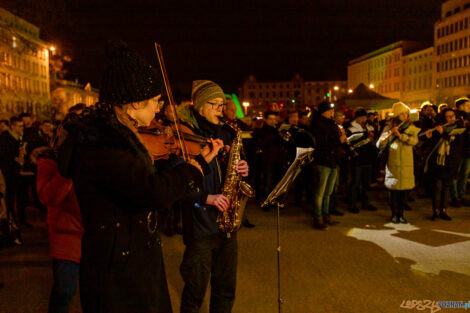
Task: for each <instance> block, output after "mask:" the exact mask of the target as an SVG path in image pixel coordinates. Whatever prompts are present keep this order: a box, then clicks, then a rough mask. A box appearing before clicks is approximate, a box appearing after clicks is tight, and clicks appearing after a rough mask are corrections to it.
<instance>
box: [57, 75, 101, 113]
mask: <svg viewBox="0 0 470 313" xmlns="http://www.w3.org/2000/svg"><path fill="white" fill-rule="evenodd" d="M55 84H56V85H57V87H56V88H55V89H54V90H53V91H52V92H51V99H52V108H53V111H54V115H55V117H56V119H62V117H63V116H65V114H67V111H68V109H69V108H70V107H71V106H73V105H75V104H77V103H85V104H86V105H87V106H90V105H93V104H95V103H96V102H98V95H99V91H98V89H96V88H93V87H91V85H90V83H87V84H86V85H81V84H79V83H76V82H72V81H68V80H55Z"/></svg>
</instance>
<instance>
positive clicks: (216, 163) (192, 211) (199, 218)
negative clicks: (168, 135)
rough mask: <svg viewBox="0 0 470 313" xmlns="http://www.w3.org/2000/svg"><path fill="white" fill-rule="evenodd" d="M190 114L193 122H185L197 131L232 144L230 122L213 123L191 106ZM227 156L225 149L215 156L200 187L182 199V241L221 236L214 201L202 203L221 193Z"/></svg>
mask: <svg viewBox="0 0 470 313" xmlns="http://www.w3.org/2000/svg"><path fill="white" fill-rule="evenodd" d="M191 115H192V117H193V118H194V120H195V121H196V123H195V124H194V125H193V124H189V123H188V124H187V125H188V126H189V127H190V128H191V129H192V130H193V131H194V133H195V134H196V135H200V136H203V137H206V138H218V139H221V140H222V141H223V142H224V145H228V146H230V145H231V144H232V142H233V139H234V138H235V132H234V131H233V129H232V128H231V127H230V126H228V125H227V124H220V125H215V124H212V123H211V122H209V121H208V120H207V119H206V118H204V117H203V116H201V115H199V114H198V113H197V112H195V111H194V110H191ZM228 156H229V155H228V153H220V154H219V155H218V156H217V157H215V158H214V159H213V160H212V161H211V162H210V163H209V168H210V170H209V171H208V173H207V174H206V175H205V176H204V182H203V188H201V190H199V191H198V192H193V193H192V194H190V195H189V196H187V197H185V199H184V200H183V240H184V242H185V244H187V243H189V242H190V241H191V240H192V239H201V238H207V237H208V236H211V237H217V236H224V234H223V233H222V232H221V231H220V230H219V224H218V222H217V216H218V213H219V210H218V209H217V207H215V206H213V205H207V204H205V202H206V200H207V195H209V194H211V195H214V194H219V193H222V187H223V184H224V180H225V173H226V171H227V161H228ZM225 236H226V235H225Z"/></svg>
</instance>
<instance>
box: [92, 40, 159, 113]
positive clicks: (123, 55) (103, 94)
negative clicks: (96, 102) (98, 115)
mask: <svg viewBox="0 0 470 313" xmlns="http://www.w3.org/2000/svg"><path fill="white" fill-rule="evenodd" d="M106 55H107V56H108V58H109V59H110V61H111V64H110V66H109V67H108V68H107V70H106V71H105V73H104V75H103V77H102V78H101V88H100V102H104V103H107V104H111V105H121V104H127V103H131V102H139V101H144V100H148V99H152V98H154V97H155V96H157V95H158V94H160V93H161V92H162V82H161V79H160V78H159V76H157V75H155V72H154V71H153V68H152V66H150V65H149V64H148V63H147V62H145V61H144V60H143V58H142V57H140V56H139V55H138V54H137V53H135V52H134V51H132V50H130V49H129V48H128V46H127V44H126V43H125V42H122V41H113V42H109V43H108V45H107V47H106Z"/></svg>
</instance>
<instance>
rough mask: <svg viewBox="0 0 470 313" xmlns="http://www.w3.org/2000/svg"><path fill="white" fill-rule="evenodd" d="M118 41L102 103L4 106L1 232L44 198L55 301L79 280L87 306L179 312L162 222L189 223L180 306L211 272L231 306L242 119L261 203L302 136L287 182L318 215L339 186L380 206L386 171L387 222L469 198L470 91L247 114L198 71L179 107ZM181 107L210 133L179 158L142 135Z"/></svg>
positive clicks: (64, 306) (184, 229)
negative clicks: (375, 192) (300, 154)
mask: <svg viewBox="0 0 470 313" xmlns="http://www.w3.org/2000/svg"><path fill="white" fill-rule="evenodd" d="M109 51H111V52H110V53H109V57H110V66H109V68H108V70H107V71H106V72H105V74H104V75H103V78H102V87H101V90H100V100H99V102H98V103H97V104H96V105H94V106H92V107H88V108H87V107H86V106H85V105H84V104H77V105H75V106H73V107H72V108H70V110H69V114H68V115H67V116H66V117H65V119H64V121H57V122H56V121H54V122H52V121H48V120H43V121H35V120H33V118H32V116H31V115H29V114H26V113H25V114H21V115H20V116H18V117H12V118H11V119H10V120H9V121H6V120H2V121H0V132H1V133H0V151H1V152H0V201H1V202H0V227H1V228H0V234H1V238H0V247H7V246H10V245H21V244H22V243H23V239H22V237H21V231H22V230H23V229H28V228H32V227H33V225H31V223H30V221H29V220H28V215H27V210H26V207H27V206H28V205H34V206H35V207H37V208H38V209H40V210H44V211H47V224H48V230H49V235H50V237H49V238H50V254H51V256H52V259H53V274H54V285H53V287H52V292H51V296H50V300H49V312H68V306H69V303H70V301H71V299H72V297H73V296H74V294H75V293H76V288H77V282H78V281H80V296H81V304H82V309H83V312H171V302H170V298H169V293H168V287H167V283H166V276H165V271H164V265H163V257H162V251H161V240H160V237H159V231H160V230H162V229H163V231H164V232H165V233H166V234H168V235H172V234H174V233H180V234H182V235H183V241H184V244H185V247H186V249H185V252H184V256H183V261H182V264H181V268H180V271H181V276H182V278H183V280H184V282H185V286H184V290H183V293H182V296H181V312H198V311H199V308H200V306H201V304H202V302H203V299H204V295H205V292H206V289H207V286H208V284H209V282H210V284H211V296H210V306H211V312H231V309H232V306H233V303H234V299H235V286H236V271H237V250H238V247H237V245H238V244H237V231H236V230H235V231H231V232H223V231H221V229H220V224H219V223H220V219H219V214H220V212H223V211H226V210H228V209H229V208H230V203H229V200H228V198H227V197H226V195H224V194H223V191H222V189H223V185H224V177H225V173H226V171H227V166H228V165H227V161H228V160H227V159H228V154H229V153H230V149H231V147H230V146H231V142H232V140H233V139H234V138H235V135H236V132H241V133H242V137H243V138H244V141H243V146H244V155H242V160H241V161H239V162H238V163H237V165H236V172H237V173H238V175H240V177H242V178H244V179H246V180H247V181H248V182H249V183H250V184H251V185H252V186H253V188H254V190H255V194H256V198H255V201H256V202H257V203H261V202H262V201H263V200H264V199H266V197H267V196H268V194H269V193H270V192H271V191H272V190H273V188H274V187H275V185H276V184H277V183H278V182H279V180H280V178H281V177H282V175H283V173H284V172H285V170H286V169H287V167H288V166H289V165H290V164H291V163H292V162H293V161H294V159H295V157H296V148H297V147H304V148H308V147H312V148H314V160H313V162H312V163H311V164H307V165H305V167H304V168H303V169H302V172H301V173H300V174H299V176H298V177H297V179H296V181H295V185H294V186H293V190H292V194H293V197H294V199H295V203H296V205H298V206H303V207H304V208H305V210H306V211H308V212H309V213H310V214H311V215H312V217H313V223H312V225H313V227H314V228H315V229H318V230H326V229H327V228H328V227H329V226H333V225H335V224H337V223H338V221H337V220H333V218H332V215H335V216H342V215H343V214H344V212H343V210H341V207H342V205H340V203H341V201H340V200H343V199H344V202H345V204H346V206H345V207H346V208H347V210H348V211H349V212H350V213H353V214H357V213H360V211H361V210H369V211H375V210H377V208H376V207H375V206H373V205H372V204H371V197H370V189H371V185H373V184H374V183H377V182H381V181H382V179H383V182H384V185H385V187H386V188H387V189H388V190H389V199H390V210H391V218H390V221H391V222H392V223H407V220H406V218H405V216H404V211H405V210H410V209H411V208H410V206H409V205H408V201H409V200H410V199H412V197H416V196H419V197H429V198H431V199H432V210H431V209H430V210H429V212H430V214H429V215H430V217H431V218H432V219H433V220H435V219H443V220H451V217H450V216H449V215H448V213H447V208H448V205H452V206H455V207H459V206H469V201H468V200H467V198H466V194H467V191H466V188H467V180H468V176H469V172H470V142H469V140H470V133H469V131H470V125H469V119H470V100H469V99H468V98H460V99H458V100H457V101H456V102H455V106H452V107H451V106H447V105H440V106H439V107H436V106H434V105H432V104H431V103H424V104H423V105H422V106H421V108H420V111H419V113H417V114H419V118H416V119H415V118H414V115H413V113H411V111H410V108H409V107H408V106H407V105H405V104H404V103H401V102H398V103H395V104H394V105H393V107H392V109H391V112H390V113H389V114H387V115H385V116H381V115H379V114H378V113H377V112H374V111H366V110H365V109H362V108H358V109H356V110H347V111H346V110H343V109H341V108H336V107H335V105H334V104H333V103H330V102H327V101H325V102H321V103H319V104H318V105H316V106H315V107H310V108H309V110H307V111H297V110H292V111H285V110H281V109H280V108H279V107H278V106H276V105H272V106H270V108H269V110H267V111H266V112H264V114H263V116H254V117H245V118H243V119H238V118H237V115H236V113H237V106H236V104H235V103H234V102H233V101H232V100H231V99H230V98H226V96H225V94H224V92H223V90H222V88H221V87H220V86H219V85H217V84H216V83H214V82H212V81H208V80H198V81H194V82H193V86H192V94H191V104H190V105H183V104H182V105H179V106H178V108H177V110H176V108H175V107H172V104H171V103H169V102H168V101H163V100H162V83H161V80H160V79H159V78H158V76H156V75H155V73H154V72H153V69H152V68H151V67H150V66H149V65H148V64H147V63H146V62H145V61H143V60H142V59H141V58H140V56H138V55H137V54H136V53H135V52H133V51H131V50H130V49H128V48H127V47H126V46H125V45H124V44H122V43H115V44H114V45H112V46H111V47H109ZM170 98H171V97H170ZM175 111H178V116H179V121H178V123H181V124H182V125H185V126H187V127H188V128H189V129H190V130H191V131H192V132H193V133H194V134H195V135H198V136H200V137H203V138H206V139H205V140H206V141H205V142H206V145H201V146H200V147H199V148H200V149H199V151H198V153H197V154H196V156H195V157H193V158H190V159H186V160H183V159H182V155H181V153H182V152H181V150H178V149H175V150H172V147H173V146H172V145H173V144H174V142H173V143H172V144H171V145H170V148H169V149H168V155H166V157H164V158H160V157H157V152H155V151H154V150H153V149H152V148H153V147H150V146H149V143H148V142H147V141H145V140H144V136H143V134H142V129H146V130H147V131H145V132H144V133H147V134H149V133H150V134H152V135H155V136H164V138H166V139H165V140H163V142H164V143H163V145H164V146H165V147H166V145H167V144H168V142H167V141H168V138H167V137H171V136H170V135H168V133H165V132H166V130H167V129H168V127H171V125H174V124H175V119H176V118H177V117H176V116H175V114H174V112H175ZM416 116H417V117H418V115H416ZM178 123H176V124H178ZM156 125H158V127H157V126H156ZM157 129H158V131H157ZM162 129H163V130H164V131H163V132H161V130H162ZM170 133H173V131H170ZM162 134H163V135H162ZM173 139H174V138H173ZM176 141H177V140H176ZM183 150H184V149H183ZM415 187H418V188H415ZM413 189H416V190H417V191H418V192H417V193H415V194H414V195H411V194H410V191H412V190H413ZM272 209H273V208H272V207H269V206H266V207H264V208H263V210H265V211H270V210H272ZM431 214H432V215H431ZM248 215H249V212H248ZM161 224H163V226H162V227H160V225H161ZM243 225H244V226H245V227H249V228H253V227H255V225H253V224H252V223H250V221H249V220H248V217H247V216H246V215H245V216H244V217H243Z"/></svg>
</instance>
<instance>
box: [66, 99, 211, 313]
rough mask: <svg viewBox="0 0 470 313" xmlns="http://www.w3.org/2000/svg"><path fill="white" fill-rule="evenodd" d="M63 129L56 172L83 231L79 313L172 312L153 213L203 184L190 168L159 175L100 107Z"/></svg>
mask: <svg viewBox="0 0 470 313" xmlns="http://www.w3.org/2000/svg"><path fill="white" fill-rule="evenodd" d="M64 128H65V129H66V130H67V131H68V136H67V139H66V140H65V141H64V143H63V144H62V146H61V149H60V151H59V169H60V171H61V174H62V175H63V176H65V177H71V178H72V179H73V182H74V186H75V191H76V194H77V199H78V202H79V206H80V209H81V213H82V218H83V226H84V230H85V232H84V235H83V239H82V260H81V265H80V296H81V300H82V308H83V312H84V313H88V312H103V313H110V312H113V313H117V312H129V313H131V312H132V313H134V312H139V313H142V312H149V313H150V312H152V313H157V312H158V313H168V312H171V303H170V298H169V294H168V287H167V282H166V277H165V270H164V265H163V258H162V250H161V242H160V238H159V236H158V232H157V231H155V230H156V227H155V224H154V221H155V220H156V218H155V215H156V213H155V212H156V211H159V210H161V209H162V208H167V207H169V206H170V205H171V204H172V203H173V202H174V201H176V200H178V199H179V198H181V197H182V196H184V195H185V194H186V193H188V192H190V191H191V190H193V189H195V188H199V187H201V186H202V175H201V174H200V172H199V171H198V170H197V169H196V168H195V167H193V166H190V165H188V164H181V165H178V166H176V167H174V168H173V169H170V170H168V171H166V172H165V173H162V172H160V171H159V170H158V168H155V167H154V166H153V165H152V162H151V159H150V157H149V155H148V153H147V151H146V149H145V148H144V146H143V145H142V144H141V142H140V141H139V139H138V138H137V136H136V135H135V134H134V132H133V131H131V130H130V129H129V128H128V127H126V126H124V125H122V124H121V123H120V122H119V121H118V120H117V118H116V117H115V115H114V112H113V111H112V109H109V108H106V107H105V106H104V105H98V108H96V109H92V110H90V111H85V112H84V114H82V116H81V117H80V118H78V119H77V118H75V119H74V120H72V121H69V122H67V123H65V125H64ZM154 210H156V211H154Z"/></svg>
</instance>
